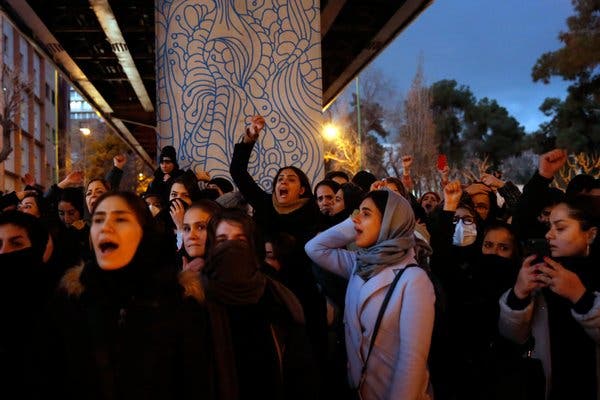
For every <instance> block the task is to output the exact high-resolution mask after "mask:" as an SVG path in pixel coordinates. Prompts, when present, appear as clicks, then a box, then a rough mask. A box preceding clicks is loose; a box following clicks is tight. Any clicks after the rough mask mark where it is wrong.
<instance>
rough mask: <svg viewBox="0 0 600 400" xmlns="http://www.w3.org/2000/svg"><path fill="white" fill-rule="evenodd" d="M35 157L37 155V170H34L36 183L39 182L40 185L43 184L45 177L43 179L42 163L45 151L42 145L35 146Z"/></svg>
mask: <svg viewBox="0 0 600 400" xmlns="http://www.w3.org/2000/svg"><path fill="white" fill-rule="evenodd" d="M34 157H35V163H34V165H35V167H34V168H35V172H34V174H33V175H34V178H35V181H36V183H39V184H40V185H43V179H42V165H43V164H42V163H43V161H44V157H43V153H42V147H41V146H37V145H36V146H35V148H34Z"/></svg>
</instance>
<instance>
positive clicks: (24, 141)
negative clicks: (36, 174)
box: [21, 136, 31, 175]
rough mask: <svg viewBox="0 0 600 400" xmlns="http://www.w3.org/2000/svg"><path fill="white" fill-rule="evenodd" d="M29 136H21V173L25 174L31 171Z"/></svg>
mask: <svg viewBox="0 0 600 400" xmlns="http://www.w3.org/2000/svg"><path fill="white" fill-rule="evenodd" d="M30 140H31V139H29V138H28V137H25V136H23V137H22V138H21V175H25V173H27V172H29V165H30V162H29V161H30V160H29V146H30V143H29V141H30Z"/></svg>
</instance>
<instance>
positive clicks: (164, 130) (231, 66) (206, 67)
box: [156, 0, 323, 190]
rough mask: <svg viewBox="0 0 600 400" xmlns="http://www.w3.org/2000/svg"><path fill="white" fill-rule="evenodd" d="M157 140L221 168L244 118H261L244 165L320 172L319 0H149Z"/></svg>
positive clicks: (215, 172)
mask: <svg viewBox="0 0 600 400" xmlns="http://www.w3.org/2000/svg"><path fill="white" fill-rule="evenodd" d="M156 11H157V13H156V23H157V29H156V31H157V44H156V48H157V71H158V76H157V93H158V100H157V101H158V107H157V122H158V127H159V132H160V134H159V138H158V139H159V145H160V146H161V147H162V146H165V145H167V144H171V145H173V146H175V148H176V149H177V150H178V151H177V154H178V158H179V164H180V165H181V166H182V167H183V168H193V169H194V170H207V171H209V172H210V173H211V175H212V176H225V177H227V176H228V174H229V173H228V171H229V162H230V160H231V155H232V152H233V146H234V144H235V143H236V142H237V141H239V139H240V137H241V135H242V134H243V131H244V127H245V125H246V123H247V118H248V117H249V116H252V115H257V114H260V115H262V116H264V117H265V120H266V126H265V130H264V131H263V133H262V137H261V138H260V139H259V142H258V144H257V146H255V150H256V151H255V152H254V154H253V157H252V158H251V160H250V166H249V170H250V173H251V174H253V176H254V177H255V179H257V181H258V182H259V183H260V184H261V185H262V186H263V187H264V188H265V189H267V190H269V189H270V185H271V180H272V177H273V176H274V175H275V172H276V171H277V170H278V169H279V168H280V167H282V166H284V165H295V166H297V167H299V168H301V169H302V170H304V171H305V172H306V173H307V174H308V176H309V177H310V178H311V179H312V180H313V182H314V181H316V180H317V179H319V178H320V177H321V175H322V173H323V155H322V146H321V139H320V136H319V131H320V127H321V96H322V89H321V51H320V33H319V29H320V21H319V18H320V15H319V3H318V0H304V1H302V0H280V1H277V0H256V1H235V0H213V1H210V0H205V1H200V0H193V1H185V0H179V1H166V0H157V7H156Z"/></svg>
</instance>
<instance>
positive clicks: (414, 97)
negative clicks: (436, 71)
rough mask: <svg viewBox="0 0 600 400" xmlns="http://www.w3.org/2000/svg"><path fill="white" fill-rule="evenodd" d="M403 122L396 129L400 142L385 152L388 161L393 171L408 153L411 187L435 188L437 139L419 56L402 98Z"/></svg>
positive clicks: (418, 188) (421, 188)
mask: <svg viewBox="0 0 600 400" xmlns="http://www.w3.org/2000/svg"><path fill="white" fill-rule="evenodd" d="M403 115H404V123H403V125H402V127H401V129H400V143H399V144H397V145H396V146H392V147H391V150H390V151H389V152H388V155H389V159H388V165H389V166H390V169H391V170H393V171H394V172H396V173H397V172H398V171H399V170H400V166H401V165H402V156H403V155H411V156H412V157H413V163H412V167H411V171H412V174H411V175H412V178H413V182H414V186H415V187H414V189H415V191H416V192H417V193H422V192H423V191H427V190H432V189H437V184H438V183H437V178H438V174H437V171H436V160H437V155H438V139H437V136H436V131H435V124H434V122H433V113H432V111H431V94H430V92H429V89H428V88H427V87H425V86H424V77H423V59H422V58H421V59H420V60H419V64H418V67H417V72H416V74H415V77H414V79H413V82H412V85H411V88H410V90H409V91H408V93H407V95H406V100H405V102H404V112H403Z"/></svg>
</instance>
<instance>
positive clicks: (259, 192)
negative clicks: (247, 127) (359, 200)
mask: <svg viewBox="0 0 600 400" xmlns="http://www.w3.org/2000/svg"><path fill="white" fill-rule="evenodd" d="M253 147H254V143H250V144H247V143H238V144H236V145H235V148H234V151H233V157H232V160H231V165H230V167H229V172H230V173H231V178H232V179H233V181H234V183H235V184H236V186H237V187H238V189H239V190H240V192H241V193H242V195H243V196H244V198H245V199H246V200H247V201H248V203H250V205H251V206H252V207H253V208H254V214H253V216H254V220H255V221H256V224H257V227H258V229H259V231H261V232H262V233H266V234H269V233H277V232H284V233H287V234H289V235H291V236H293V237H294V239H295V240H296V243H295V246H294V249H292V250H291V251H290V253H291V254H294V257H291V258H293V260H294V262H293V263H291V264H290V265H286V266H284V269H282V270H281V271H280V278H281V282H282V283H283V284H284V285H285V286H286V287H288V288H289V289H290V290H291V291H292V292H293V293H294V294H295V295H296V296H297V297H298V300H300V303H301V304H302V307H303V308H304V313H305V316H306V325H307V330H308V333H309V336H310V337H311V342H312V344H313V346H314V347H315V352H316V354H317V356H320V355H323V352H324V351H325V348H324V346H325V344H324V342H325V341H326V337H325V335H326V324H327V322H326V315H325V312H326V308H325V307H326V306H325V297H324V296H323V295H322V293H321V292H320V291H319V288H318V286H317V280H316V278H315V276H314V275H313V273H312V262H311V261H310V259H309V258H308V256H307V255H306V252H305V251H304V245H305V244H306V242H308V241H309V240H310V239H312V238H313V236H314V235H315V234H316V233H317V232H318V229H319V227H321V226H322V225H323V223H322V218H323V216H322V214H321V213H320V212H319V208H318V207H317V204H316V202H315V201H314V199H312V198H311V199H309V201H308V202H307V203H306V204H304V205H303V206H302V207H300V208H299V209H297V210H295V211H293V212H290V213H288V214H280V213H278V212H277V210H276V209H275V207H274V206H273V200H272V194H270V193H267V192H265V191H264V190H263V189H262V188H261V187H260V186H259V185H258V184H257V183H256V182H255V181H254V179H253V178H252V176H251V175H250V174H249V173H248V163H249V160H250V155H251V153H252V149H253Z"/></svg>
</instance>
